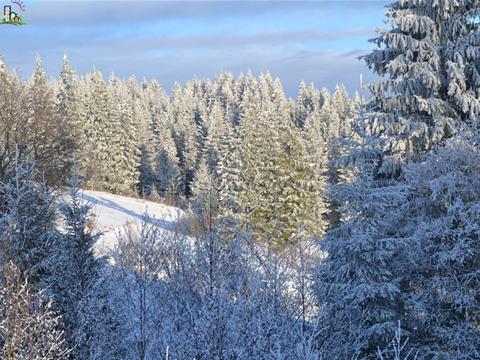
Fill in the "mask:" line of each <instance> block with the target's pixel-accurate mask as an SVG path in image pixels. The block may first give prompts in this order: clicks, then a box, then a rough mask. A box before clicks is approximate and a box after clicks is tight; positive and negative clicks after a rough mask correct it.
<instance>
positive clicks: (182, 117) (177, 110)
mask: <svg viewBox="0 0 480 360" xmlns="http://www.w3.org/2000/svg"><path fill="white" fill-rule="evenodd" d="M195 107H196V101H195V94H194V89H193V88H192V84H189V85H188V86H186V87H185V88H182V87H180V85H179V84H175V86H174V89H173V96H172V100H171V112H170V116H171V120H170V122H171V124H173V134H172V135H173V139H174V141H175V145H176V147H177V155H178V165H179V168H180V173H181V176H182V178H181V179H182V190H183V191H184V193H185V195H187V196H188V195H189V194H190V183H191V181H192V180H193V173H194V170H195V165H196V163H197V158H198V150H199V149H198V146H197V144H198V133H199V129H198V126H197V125H198V124H197V123H196V110H195Z"/></svg>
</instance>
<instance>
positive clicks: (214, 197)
mask: <svg viewBox="0 0 480 360" xmlns="http://www.w3.org/2000/svg"><path fill="white" fill-rule="evenodd" d="M191 201H192V209H193V212H194V213H195V215H197V216H198V218H199V220H200V222H201V224H202V225H203V226H204V227H205V230H208V231H212V228H213V226H214V222H215V220H216V217H217V216H218V192H217V185H216V180H215V178H214V176H213V174H212V173H211V172H210V169H209V168H208V164H207V161H206V160H205V159H202V161H201V162H200V165H199V167H198V169H197V171H196V172H195V177H194V180H193V184H192V200H191Z"/></svg>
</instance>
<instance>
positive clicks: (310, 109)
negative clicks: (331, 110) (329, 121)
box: [295, 81, 320, 128]
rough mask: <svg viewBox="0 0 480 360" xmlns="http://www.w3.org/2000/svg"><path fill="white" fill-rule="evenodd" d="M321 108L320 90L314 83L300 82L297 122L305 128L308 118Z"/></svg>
mask: <svg viewBox="0 0 480 360" xmlns="http://www.w3.org/2000/svg"><path fill="white" fill-rule="evenodd" d="M319 109H320V92H319V91H318V90H317V89H315V87H314V86H313V84H310V85H306V84H305V83H304V82H303V81H302V82H301V83H300V88H299V90H298V98H297V103H296V108H295V123H296V125H297V126H298V127H299V128H303V127H304V125H305V122H306V120H307V118H308V117H309V116H310V115H311V114H313V113H315V112H317V111H318V110H319Z"/></svg>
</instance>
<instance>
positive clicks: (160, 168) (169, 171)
mask: <svg viewBox="0 0 480 360" xmlns="http://www.w3.org/2000/svg"><path fill="white" fill-rule="evenodd" d="M159 143H160V146H161V148H160V151H159V153H158V154H157V156H156V158H155V168H154V170H155V187H156V189H157V192H158V194H159V195H160V196H161V197H163V198H165V199H167V200H168V201H170V202H175V200H176V198H177V196H178V195H179V194H180V193H181V190H182V188H181V186H182V178H181V173H180V169H179V166H178V158H177V155H176V154H177V148H176V146H175V141H174V140H173V138H172V136H171V134H170V131H169V129H166V130H165V132H164V133H162V136H161V140H159Z"/></svg>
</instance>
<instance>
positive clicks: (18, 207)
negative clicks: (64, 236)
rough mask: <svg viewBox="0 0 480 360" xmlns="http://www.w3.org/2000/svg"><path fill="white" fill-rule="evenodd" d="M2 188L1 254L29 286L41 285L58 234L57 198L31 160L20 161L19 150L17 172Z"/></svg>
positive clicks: (0, 216)
mask: <svg viewBox="0 0 480 360" xmlns="http://www.w3.org/2000/svg"><path fill="white" fill-rule="evenodd" d="M1 189H2V204H1V213H0V241H1V245H0V248H1V249H2V255H3V256H2V257H3V259H4V260H5V261H10V262H12V263H13V264H14V265H15V266H16V267H17V268H18V270H19V271H20V272H21V274H22V276H23V277H24V278H25V279H28V281H29V284H30V286H33V287H36V288H38V285H39V283H41V282H42V280H43V279H44V278H45V276H46V269H45V265H46V260H47V259H48V258H49V257H50V256H51V253H52V246H53V244H54V241H55V238H56V225H55V223H56V205H55V198H54V196H53V194H52V191H51V190H50V189H49V188H48V187H47V186H46V185H45V183H42V182H39V181H38V180H37V172H36V170H35V167H34V166H33V165H32V164H28V163H23V164H21V163H19V161H18V154H17V162H16V165H15V173H14V176H13V178H11V179H10V180H9V181H8V182H6V183H2V184H1ZM3 259H2V260H3Z"/></svg>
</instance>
